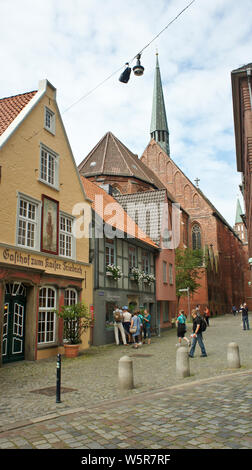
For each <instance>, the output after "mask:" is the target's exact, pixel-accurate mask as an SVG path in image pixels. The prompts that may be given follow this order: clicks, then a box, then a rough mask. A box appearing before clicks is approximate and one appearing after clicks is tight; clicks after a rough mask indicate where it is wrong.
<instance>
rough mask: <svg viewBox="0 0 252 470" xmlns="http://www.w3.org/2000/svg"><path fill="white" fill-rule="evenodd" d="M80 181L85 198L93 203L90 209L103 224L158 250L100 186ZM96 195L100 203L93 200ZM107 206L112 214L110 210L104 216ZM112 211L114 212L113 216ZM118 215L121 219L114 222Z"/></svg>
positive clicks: (83, 179) (86, 180)
mask: <svg viewBox="0 0 252 470" xmlns="http://www.w3.org/2000/svg"><path fill="white" fill-rule="evenodd" d="M81 181H82V184H83V187H84V191H85V193H86V195H87V197H88V198H89V199H91V200H92V201H93V202H92V208H93V209H94V211H95V212H96V213H97V214H98V215H99V216H100V217H101V218H102V219H103V220H104V222H106V223H108V224H109V225H111V226H112V227H115V228H116V229H118V230H121V231H122V232H124V233H127V234H129V235H132V236H134V237H135V238H137V239H138V240H140V241H142V242H144V243H148V245H151V246H152V247H155V248H158V246H157V245H156V244H155V243H154V241H153V240H151V239H150V238H149V237H148V236H147V235H146V233H144V232H143V230H141V229H140V227H138V225H136V223H135V222H134V220H133V219H132V218H131V217H129V216H128V214H127V213H126V212H125V211H124V210H123V208H122V206H121V205H120V204H119V203H118V202H117V201H116V200H115V199H114V198H113V197H112V196H110V195H109V194H108V193H106V191H104V189H102V188H100V186H98V185H96V184H95V183H92V182H91V181H90V180H88V179H87V178H84V176H82V175H81ZM96 195H98V196H103V199H102V201H101V200H100V198H96V200H95V196H96ZM108 204H113V206H112V205H111V207H110V209H112V213H111V210H109V214H106V206H107V205H108ZM113 211H115V214H113ZM119 213H120V214H121V217H120V216H119V217H116V221H115V215H116V214H117V215H118V214H119Z"/></svg>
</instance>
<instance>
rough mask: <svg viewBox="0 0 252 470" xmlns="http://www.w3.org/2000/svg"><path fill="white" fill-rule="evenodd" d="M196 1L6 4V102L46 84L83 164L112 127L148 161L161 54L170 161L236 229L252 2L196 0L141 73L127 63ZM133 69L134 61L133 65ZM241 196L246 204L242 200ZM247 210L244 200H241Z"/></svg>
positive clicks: (2, 77)
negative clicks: (237, 106)
mask: <svg viewBox="0 0 252 470" xmlns="http://www.w3.org/2000/svg"><path fill="white" fill-rule="evenodd" d="M188 3H189V0H144V1H138V0H124V1H123V0H117V1H116V0H106V2H104V1H102V0H72V1H71V2H69V0H44V1H43V2H38V1H37V0H22V2H20V0H12V1H11V2H9V0H0V7H1V20H2V21H1V30H0V43H1V50H0V58H1V64H4V66H3V65H2V67H1V74H0V85H1V93H0V95H1V97H5V96H11V95H15V94H18V93H23V92H25V91H30V90H34V89H37V87H38V81H39V80H41V79H43V78H47V79H48V80H49V81H50V82H51V83H52V84H53V85H54V86H55V87H56V88H57V101H58V105H59V108H60V111H61V112H62V117H63V121H64V124H65V127H66V131H67V134H68V137H69V140H70V144H71V147H72V150H73V153H74V156H75V159H76V162H77V164H78V163H80V162H81V161H82V159H83V158H84V157H85V156H86V155H87V154H88V153H89V151H90V150H91V149H92V148H93V147H94V146H95V145H96V143H97V142H98V141H99V140H100V139H101V138H102V137H103V135H104V134H105V133H106V132H107V131H111V132H113V133H114V134H115V135H116V136H117V137H118V138H119V139H120V140H121V141H122V142H123V143H124V144H125V145H126V146H128V147H129V149H130V150H131V151H132V152H134V153H136V154H138V156H141V155H142V153H143V151H144V149H145V147H146V146H147V145H148V142H149V138H150V137H149V129H150V120H151V105H152V93H153V83H154V69H155V61H156V57H155V53H156V49H158V52H159V63H160V69H161V76H162V81H163V88H164V97H165V103H166V112H167V119H168V125H169V130H170V147H171V157H172V159H173V160H174V161H175V162H176V163H177V164H178V165H179V166H180V167H181V169H182V170H183V171H184V173H185V174H186V175H187V176H188V177H189V178H190V179H191V180H192V181H194V179H195V178H196V177H198V178H200V184H199V185H200V188H201V189H202V191H203V192H205V194H206V196H207V197H208V198H209V199H210V200H211V201H212V203H213V204H214V205H215V206H216V208H217V209H218V210H219V211H220V212H221V213H222V215H223V216H224V217H225V218H226V219H227V220H228V222H229V223H230V224H231V225H233V223H234V218H235V208H236V198H237V195H238V194H239V188H238V185H239V183H240V174H238V173H237V171H236V158H235V140H234V132H233V110H232V96H231V80H230V73H231V71H232V70H233V69H235V68H238V67H239V66H241V65H243V64H246V63H249V62H251V61H252V57H251V54H252V52H251V51H252V38H251V30H252V17H251V9H252V8H251V7H252V0H242V1H240V2H237V0H211V1H208V0H196V1H195V2H194V4H193V5H192V6H191V7H190V8H189V9H188V10H187V11H185V13H184V14H183V15H181V16H180V17H179V19H178V20H177V21H176V22H174V23H173V24H172V25H171V26H170V27H169V28H168V29H167V30H166V31H164V32H163V34H161V35H160V37H159V38H158V39H157V40H156V41H154V42H153V43H152V44H151V45H150V46H149V47H148V48H147V49H145V51H144V53H143V55H142V64H143V65H144V67H145V73H144V75H143V77H135V76H132V77H131V79H130V81H129V83H128V84H127V85H125V84H122V83H120V82H119V81H118V77H119V73H118V74H115V75H114V76H113V77H112V78H110V80H108V81H106V82H105V83H104V84H103V85H102V86H101V87H99V88H98V89H97V90H96V91H94V92H93V93H91V94H89V95H88V96H87V97H86V98H85V99H83V100H81V101H79V103H78V104H76V105H75V106H72V107H71V108H70V109H68V111H66V112H64V110H66V109H67V108H69V106H71V105H72V104H73V103H75V102H76V101H78V100H79V99H80V98H81V97H82V96H84V95H86V94H88V93H89V92H90V91H91V90H92V89H93V88H94V87H96V85H98V84H99V83H100V82H102V81H103V80H104V79H106V78H107V77H108V76H110V75H111V74H112V73H113V72H115V71H116V70H118V69H120V67H123V65H124V63H125V62H126V61H129V60H131V59H132V58H133V57H134V56H135V55H136V54H137V53H138V52H139V51H140V50H141V49H142V48H143V47H144V46H145V45H146V44H148V43H149V42H150V41H151V40H152V38H153V37H154V36H156V34H158V33H159V31H160V30H162V29H163V28H164V27H165V26H166V25H167V24H168V23H169V22H170V21H171V20H172V19H173V18H174V17H175V16H176V15H177V14H178V13H179V12H180V10H182V9H183V8H184V7H185V6H186V5H187V4H188ZM132 65H133V64H132ZM240 199H241V198H240ZM241 203H242V205H243V202H242V200H241Z"/></svg>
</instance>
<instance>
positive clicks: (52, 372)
mask: <svg viewBox="0 0 252 470" xmlns="http://www.w3.org/2000/svg"><path fill="white" fill-rule="evenodd" d="M250 323H251V327H252V318H251V315H250ZM190 333H191V325H188V332H187V335H188V336H189V335H190ZM204 342H205V346H206V351H207V354H208V357H206V358H201V357H200V349H199V346H198V345H197V346H196V351H195V357H194V358H193V359H190V372H191V375H190V377H188V378H184V379H181V378H178V377H177V376H176V351H177V348H176V343H177V337H176V330H175V329H172V330H169V331H167V332H165V333H161V337H160V338H158V337H153V338H152V343H151V345H147V344H145V345H143V346H142V347H141V348H140V349H138V350H134V349H133V348H132V347H131V346H123V345H120V346H116V345H106V346H101V347H92V348H91V349H90V350H89V351H88V352H86V353H85V354H83V355H81V356H79V357H78V358H76V359H65V358H64V357H62V379H61V385H62V393H61V403H58V404H57V403H56V399H55V384H56V358H53V359H48V360H42V361H39V362H28V361H23V362H20V363H14V364H6V365H4V366H3V367H2V368H1V369H0V390H1V396H0V449H251V448H252V420H251V416H252V330H250V331H243V330H242V328H241V319H240V317H233V315H230V314H228V315H226V316H221V317H217V318H212V319H210V327H209V328H207V331H206V332H205V334H204ZM230 342H236V343H237V344H238V345H239V351H240V359H241V368H240V369H232V370H230V369H228V366H227V345H228V343H230ZM124 355H128V356H131V357H132V359H133V370H134V384H135V388H134V389H133V390H130V391H128V392H124V393H122V392H121V391H120V390H119V388H118V361H119V359H120V358H121V357H122V356H124Z"/></svg>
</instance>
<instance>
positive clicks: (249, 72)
mask: <svg viewBox="0 0 252 470" xmlns="http://www.w3.org/2000/svg"><path fill="white" fill-rule="evenodd" d="M251 75H252V69H250V68H249V69H247V77H248V88H249V97H250V108H251V111H252V86H251Z"/></svg>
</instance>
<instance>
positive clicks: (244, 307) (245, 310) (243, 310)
mask: <svg viewBox="0 0 252 470" xmlns="http://www.w3.org/2000/svg"><path fill="white" fill-rule="evenodd" d="M240 311H241V314H242V323H243V329H244V330H249V318H248V307H247V304H246V302H244V304H242V305H241V310H240Z"/></svg>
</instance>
